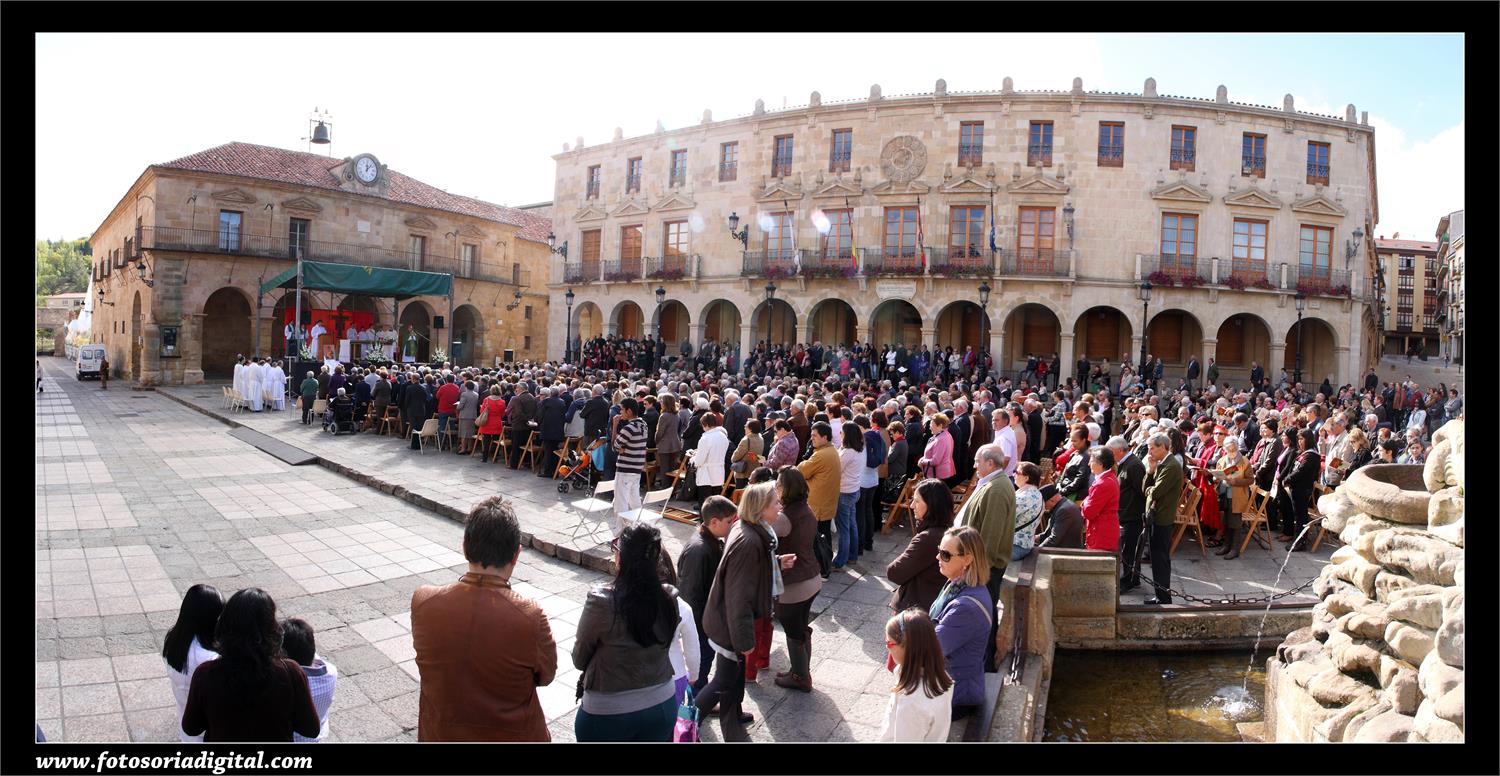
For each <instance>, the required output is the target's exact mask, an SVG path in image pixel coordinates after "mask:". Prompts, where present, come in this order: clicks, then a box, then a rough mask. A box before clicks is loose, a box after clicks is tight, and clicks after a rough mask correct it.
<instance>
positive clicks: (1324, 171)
mask: <svg viewBox="0 0 1500 776" xmlns="http://www.w3.org/2000/svg"><path fill="white" fill-rule="evenodd" d="M1307 182H1308V183H1310V184H1318V185H1322V186H1327V185H1328V144H1327V143H1318V142H1315V141H1312V140H1309V141H1307Z"/></svg>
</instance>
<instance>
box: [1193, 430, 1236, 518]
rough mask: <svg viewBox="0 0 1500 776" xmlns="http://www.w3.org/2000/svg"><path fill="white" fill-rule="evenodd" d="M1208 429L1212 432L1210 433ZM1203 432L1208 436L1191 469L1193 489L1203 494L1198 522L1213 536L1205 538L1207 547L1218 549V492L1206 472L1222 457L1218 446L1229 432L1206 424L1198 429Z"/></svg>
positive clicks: (1199, 505) (1211, 477) (1211, 478)
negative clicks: (1192, 472)
mask: <svg viewBox="0 0 1500 776" xmlns="http://www.w3.org/2000/svg"><path fill="white" fill-rule="evenodd" d="M1209 428H1212V429H1213V430H1212V431H1211V432H1210V431H1209ZM1204 432H1208V433H1209V434H1210V435H1209V436H1207V437H1205V438H1204V440H1203V447H1202V448H1200V449H1199V451H1198V459H1197V462H1196V464H1195V466H1194V467H1193V471H1194V474H1193V487H1195V488H1197V489H1198V491H1199V492H1200V493H1202V494H1203V498H1202V499H1200V500H1199V502H1198V522H1200V523H1202V524H1203V530H1204V531H1207V532H1211V533H1212V534H1213V535H1212V536H1209V537H1207V541H1208V546H1210V547H1218V546H1220V544H1221V542H1220V541H1219V540H1218V534H1219V530H1220V525H1221V523H1220V520H1219V491H1218V489H1217V488H1216V487H1214V486H1215V482H1214V478H1213V476H1212V475H1210V474H1209V473H1208V470H1209V469H1212V468H1213V467H1214V466H1215V465H1216V464H1217V463H1218V460H1219V458H1221V457H1223V454H1224V453H1223V450H1222V449H1221V448H1220V445H1221V444H1223V442H1224V437H1225V436H1227V435H1228V433H1229V432H1227V431H1226V430H1225V429H1224V427H1223V426H1209V424H1207V423H1204V424H1203V426H1200V427H1199V433H1204Z"/></svg>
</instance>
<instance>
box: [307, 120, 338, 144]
mask: <svg viewBox="0 0 1500 776" xmlns="http://www.w3.org/2000/svg"><path fill="white" fill-rule="evenodd" d="M312 141H313V142H314V143H317V144H319V145H325V144H328V143H331V142H333V138H331V137H329V135H328V125H327V124H324V123H323V122H321V121H319V122H318V126H317V127H315V128H314V129H313V136H312Z"/></svg>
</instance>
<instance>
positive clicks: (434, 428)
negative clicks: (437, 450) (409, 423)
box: [412, 418, 442, 455]
mask: <svg viewBox="0 0 1500 776" xmlns="http://www.w3.org/2000/svg"><path fill="white" fill-rule="evenodd" d="M412 434H413V435H414V436H416V437H417V451H418V452H420V453H421V454H423V455H426V454H427V440H428V439H431V440H433V444H437V445H441V444H442V442H441V440H439V439H438V422H437V418H428V419H426V420H424V421H422V427H421V428H420V429H418V430H416V431H413V432H412Z"/></svg>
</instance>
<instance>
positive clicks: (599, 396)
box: [578, 385, 609, 440]
mask: <svg viewBox="0 0 1500 776" xmlns="http://www.w3.org/2000/svg"><path fill="white" fill-rule="evenodd" d="M578 412H579V414H581V415H583V435H584V437H586V438H588V439H590V440H593V439H598V438H599V437H602V436H604V427H605V426H606V425H608V424H609V401H608V400H607V399H605V398H604V386H602V385H595V386H594V395H593V396H592V397H590V398H589V400H588V401H587V402H585V403H584V405H583V409H581V410H579V411H578Z"/></svg>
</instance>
